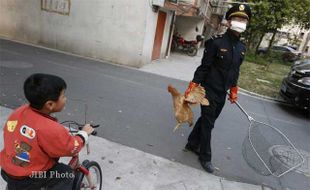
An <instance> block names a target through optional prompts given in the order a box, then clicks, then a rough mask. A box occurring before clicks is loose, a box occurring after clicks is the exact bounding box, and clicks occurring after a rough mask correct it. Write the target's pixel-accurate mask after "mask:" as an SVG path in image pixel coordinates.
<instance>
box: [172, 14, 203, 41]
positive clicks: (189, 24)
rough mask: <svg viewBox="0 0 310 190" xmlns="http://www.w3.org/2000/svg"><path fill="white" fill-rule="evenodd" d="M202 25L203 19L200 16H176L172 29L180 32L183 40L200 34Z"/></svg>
mask: <svg viewBox="0 0 310 190" xmlns="http://www.w3.org/2000/svg"><path fill="white" fill-rule="evenodd" d="M196 26H197V28H198V32H197V31H196ZM203 27H204V20H203V19H202V18H195V17H184V16H177V18H176V23H175V30H174V31H175V32H176V31H177V32H178V33H180V34H181V36H183V37H184V38H185V40H195V39H196V36H197V35H201V34H202V32H203Z"/></svg>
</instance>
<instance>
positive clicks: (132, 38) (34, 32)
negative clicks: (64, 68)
mask: <svg viewBox="0 0 310 190" xmlns="http://www.w3.org/2000/svg"><path fill="white" fill-rule="evenodd" d="M209 4H210V2H209V0H182V1H181V0H130V1H128V0H87V1H85V0H27V1H21V0H0V37H2V38H5V39H11V40H16V41H21V42H24V43H30V44H35V45H41V46H44V47H48V48H52V49H57V50H61V51H65V52H70V53H73V54H78V55H81V56H85V57H91V58H95V59H100V60H105V61H109V62H113V63H116V64H122V65H127V66H132V67H141V66H142V65H144V64H147V63H150V62H151V61H152V60H155V59H161V58H164V57H167V56H169V52H170V44H171V40H172V35H173V33H174V31H175V29H177V30H179V31H180V32H182V33H183V35H184V37H185V38H186V39H189V40H191V39H195V38H194V37H195V36H196V35H197V34H202V33H203V32H204V31H205V30H206V29H205V21H206V20H211V16H208V15H211V13H210V12H209V11H208V10H210V7H209ZM209 17H210V18H209Z"/></svg>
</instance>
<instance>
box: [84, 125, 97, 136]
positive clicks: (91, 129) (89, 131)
mask: <svg viewBox="0 0 310 190" xmlns="http://www.w3.org/2000/svg"><path fill="white" fill-rule="evenodd" d="M82 131H85V132H86V133H87V134H88V135H90V134H91V133H92V132H93V131H94V128H92V127H91V126H90V124H86V125H85V126H84V127H83V128H82Z"/></svg>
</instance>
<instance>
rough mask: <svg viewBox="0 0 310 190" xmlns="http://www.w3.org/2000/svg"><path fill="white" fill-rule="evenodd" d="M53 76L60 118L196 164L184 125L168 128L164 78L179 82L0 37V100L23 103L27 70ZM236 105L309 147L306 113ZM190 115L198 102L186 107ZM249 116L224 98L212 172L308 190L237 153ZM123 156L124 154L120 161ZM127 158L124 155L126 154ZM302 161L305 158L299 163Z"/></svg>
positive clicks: (295, 177)
mask: <svg viewBox="0 0 310 190" xmlns="http://www.w3.org/2000/svg"><path fill="white" fill-rule="evenodd" d="M37 72H41V73H49V74H56V75H58V76H61V77H63V78H64V79H65V81H66V82H67V86H68V88H67V90H66V95H67V97H68V101H67V106H66V108H65V110H64V111H63V112H62V113H58V114H57V117H58V118H59V120H60V121H64V120H75V121H78V122H80V123H84V122H94V123H99V124H101V128H99V129H98V136H100V137H103V138H106V139H108V140H111V141H114V142H117V143H121V144H124V145H127V146H130V147H134V148H137V149H139V150H142V151H145V152H148V153H151V154H154V155H158V156H161V157H165V158H168V159H170V160H174V161H176V162H180V163H183V164H185V165H189V166H192V167H195V168H198V169H201V167H200V165H199V163H198V160H197V156H196V155H194V154H192V153H190V152H184V151H183V147H184V145H185V144H186V142H187V136H188V135H189V133H190V131H191V129H190V128H188V126H182V128H181V129H180V130H178V131H176V132H175V133H173V132H172V130H173V128H174V126H175V120H174V118H173V115H172V99H171V96H170V94H168V92H167V89H166V88H167V85H168V84H172V85H173V86H175V87H176V88H177V89H179V90H180V91H182V92H184V90H185V88H186V87H187V83H185V82H184V81H179V80H174V79H171V78H166V77H162V76H158V75H153V74H149V73H145V72H141V71H138V70H135V69H129V68H126V67H120V66H115V65H111V64H107V63H104V62H98V61H94V60H89V59H85V58H80V57H77V56H72V55H67V54H62V53H58V52H55V51H50V50H47V49H43V48H37V47H32V46H28V45H23V44H19V43H15V42H11V41H7V40H0V104H1V105H2V106H5V107H8V108H16V107H18V106H20V105H21V104H23V103H25V102H26V101H25V98H24V96H23V91H22V85H23V82H24V80H25V79H26V77H28V76H29V75H30V74H32V73H37ZM239 101H240V104H241V105H243V107H244V108H245V110H247V112H248V113H249V114H250V115H251V116H252V117H254V118H255V119H256V120H259V121H262V122H265V123H267V124H269V125H272V126H276V127H277V128H279V129H280V130H281V131H282V132H284V133H285V134H286V135H287V136H288V137H289V138H290V140H291V141H292V142H293V143H294V145H295V146H296V147H297V148H298V149H301V150H304V151H306V152H310V146H309V144H310V138H309V136H310V119H309V114H308V113H307V112H303V111H301V110H298V109H295V108H293V107H290V106H285V105H281V104H279V103H275V102H271V101H266V100H262V99H258V98H254V97H250V96H246V95H240V96H239ZM194 112H195V117H196V118H197V116H199V112H200V110H199V107H196V108H194ZM248 126H249V122H248V120H247V118H246V117H245V116H244V115H243V114H242V112H241V111H240V110H239V109H238V108H237V106H235V105H231V104H230V103H229V102H227V103H226V105H225V107H224V109H223V111H222V113H221V115H220V117H219V118H218V120H217V122H216V126H215V129H214V131H213V136H212V148H213V155H214V156H213V162H214V164H215V165H216V167H218V168H219V171H218V172H217V173H216V175H219V176H223V177H226V178H228V179H230V180H236V181H241V182H246V183H253V184H263V183H264V184H266V185H269V186H271V187H274V188H277V189H285V188H289V189H291V190H308V189H309V186H310V179H309V177H307V176H306V175H304V174H301V173H297V172H291V173H289V174H288V175H285V176H284V177H281V178H276V177H273V176H262V175H259V174H258V173H257V172H255V171H254V170H253V169H252V168H250V167H249V166H248V165H247V163H246V162H245V160H244V159H243V156H242V143H243V141H244V139H245V138H246V135H247V129H248ZM126 161H128V160H126ZM129 161H130V160H129ZM303 167H305V168H306V169H309V168H310V158H307V160H306V163H305V164H304V166H303Z"/></svg>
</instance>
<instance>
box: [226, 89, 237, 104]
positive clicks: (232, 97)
mask: <svg viewBox="0 0 310 190" xmlns="http://www.w3.org/2000/svg"><path fill="white" fill-rule="evenodd" d="M237 99H238V87H237V86H234V87H231V88H230V93H229V98H228V100H229V101H230V103H232V104H233V103H236V101H237Z"/></svg>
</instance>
